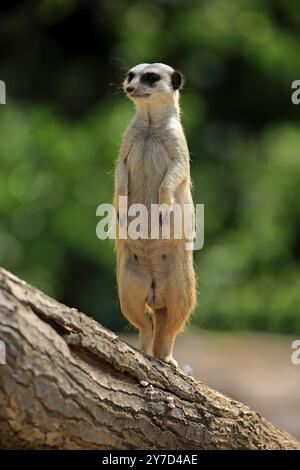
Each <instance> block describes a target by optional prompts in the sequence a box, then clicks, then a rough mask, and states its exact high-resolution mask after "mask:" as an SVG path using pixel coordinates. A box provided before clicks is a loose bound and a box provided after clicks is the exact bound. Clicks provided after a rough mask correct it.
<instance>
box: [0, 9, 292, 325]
mask: <svg viewBox="0 0 300 470" xmlns="http://www.w3.org/2000/svg"><path fill="white" fill-rule="evenodd" d="M0 35H1V41H0V74H1V75H0V79H1V80H4V81H5V83H6V87H7V104H6V105H1V106H0V135H1V138H0V264H1V265H2V266H4V267H6V268H7V269H9V270H11V271H13V272H14V273H16V274H17V275H19V276H21V277H22V278H24V279H25V280H26V281H28V282H30V283H32V284H34V285H35V286H37V287H38V288H40V289H42V290H44V291H45V292H47V293H48V294H49V295H51V296H54V297H56V298H57V299H59V300H60V301H62V302H64V303H66V304H68V305H70V306H73V307H77V308H79V309H81V310H83V311H84V312H87V313H89V314H90V315H92V316H93V317H94V318H96V319H97V320H98V321H100V322H101V323H102V324H103V325H105V326H107V327H109V328H111V329H113V330H121V329H123V328H124V327H126V321H125V320H124V319H123V318H122V316H121V314H120V310H119V305H118V299H117V292H116V283H115V272H114V269H115V268H114V266H115V262H114V252H113V244H112V242H109V241H100V240H98V239H97V237H96V232H95V229H96V224H97V221H98V220H97V218H96V207H97V206H98V205H99V204H100V203H103V202H110V201H111V200H112V193H113V167H114V160H115V159H116V157H117V153H118V147H119V145H120V140H121V135H122V133H123V131H124V130H125V128H126V126H127V124H128V122H129V120H130V118H131V117H132V116H133V112H134V110H133V106H132V103H130V102H129V100H127V99H126V97H125V96H124V95H123V93H122V90H121V89H120V84H121V82H122V79H123V77H124V76H125V73H126V71H127V69H128V68H130V67H131V66H133V65H136V64H137V63H140V62H165V63H167V64H169V65H172V66H173V67H175V68H177V69H179V70H181V71H182V72H183V74H184V75H185V77H186V86H185V89H184V90H183V92H182V100H181V102H182V109H183V112H182V120H183V124H184V128H185V131H186V135H187V139H188V142H189V147H190V151H191V158H192V162H191V172H192V178H193V181H194V187H195V190H194V201H195V202H196V203H204V204H205V246H204V248H203V250H201V251H199V252H196V253H195V264H196V267H197V274H198V284H199V307H198V309H197V312H196V314H195V315H194V317H193V325H194V326H200V327H202V328H203V327H204V328H212V329H223V330H265V331H274V332H285V333H300V198H299V189H300V155H299V153H300V152H299V150H300V132H299V131H300V122H299V116H300V105H299V106H298V107H297V106H295V105H293V104H292V103H291V83H292V81H294V80H296V79H300V54H299V43H300V5H299V2H297V1H296V0H286V1H282V0H264V1H263V0H252V1H251V2H249V1H243V0H234V1H232V0H228V1H226V0H221V1H215V0H209V1H208V0H207V1H192V0H190V1H187V0H186V1H183V0H182V1H179V0H172V1H171V0H160V1H158V0H156V1H151V2H146V1H143V2H139V1H128V0H122V1H120V0H113V1H108V0H106V1H104V0H103V1H83V0H82V1H81V0H42V1H41V2H32V1H24V2H15V1H2V2H1V20H0Z"/></svg>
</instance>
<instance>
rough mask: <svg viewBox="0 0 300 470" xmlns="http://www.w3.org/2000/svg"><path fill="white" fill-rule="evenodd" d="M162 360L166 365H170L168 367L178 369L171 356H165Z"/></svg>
mask: <svg viewBox="0 0 300 470" xmlns="http://www.w3.org/2000/svg"><path fill="white" fill-rule="evenodd" d="M162 360H163V361H164V362H166V363H167V364H170V366H172V367H175V369H178V362H177V361H175V359H174V357H173V356H171V355H169V356H165V357H163V358H162Z"/></svg>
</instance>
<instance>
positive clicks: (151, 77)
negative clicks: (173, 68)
mask: <svg viewBox="0 0 300 470" xmlns="http://www.w3.org/2000/svg"><path fill="white" fill-rule="evenodd" d="M159 80H160V76H159V75H158V74H157V73H154V72H147V73H144V75H143V76H142V81H143V82H144V83H146V84H150V85H152V83H154V82H158V81H159Z"/></svg>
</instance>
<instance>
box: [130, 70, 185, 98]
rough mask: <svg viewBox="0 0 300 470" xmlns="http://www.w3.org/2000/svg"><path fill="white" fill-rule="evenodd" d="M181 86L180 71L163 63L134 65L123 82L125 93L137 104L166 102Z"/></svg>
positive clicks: (176, 93)
mask: <svg viewBox="0 0 300 470" xmlns="http://www.w3.org/2000/svg"><path fill="white" fill-rule="evenodd" d="M182 86H183V77H182V75H181V73H180V72H178V71H177V70H174V69H173V68H172V67H169V66H168V65H165V64H139V65H136V66H135V67H133V68H131V69H130V70H129V72H128V75H127V77H126V79H125V80H124V83H123V88H124V91H125V93H126V95H127V96H128V97H129V98H130V99H131V100H132V101H133V102H134V103H135V104H137V105H138V104H142V103H143V104H145V103H148V104H155V103H166V102H167V101H168V100H170V99H172V98H173V97H174V95H175V96H177V95H178V90H180V89H181V88H182Z"/></svg>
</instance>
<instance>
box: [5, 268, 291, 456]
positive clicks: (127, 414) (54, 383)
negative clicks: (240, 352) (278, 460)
mask: <svg viewBox="0 0 300 470" xmlns="http://www.w3.org/2000/svg"><path fill="white" fill-rule="evenodd" d="M0 338H1V339H2V340H4V341H5V343H6V346H7V364H5V365H0V447H1V448H31V449H38V448H55V449H78V448H81V449H299V442H297V441H296V440H295V439H294V438H292V437H291V436H290V435H289V434H287V433H286V432H284V431H282V430H280V429H278V428H277V427H275V426H273V425H272V424H270V423H269V422H268V421H266V420H265V419H264V418H262V417H260V416H259V414H258V413H256V412H254V411H252V410H250V409H249V408H248V407H247V406H245V405H243V404H241V403H238V402H237V401H235V400H232V399H231V398H228V397H226V396H225V395H222V394H221V393H218V392H216V391H213V390H211V389H210V388H208V387H207V386H206V385H204V384H203V383H201V382H199V381H197V380H195V379H194V378H193V377H190V376H187V375H185V374H184V373H182V372H181V371H176V370H173V369H172V368H171V367H170V366H168V365H165V364H164V363H162V362H160V361H158V360H155V359H152V358H150V357H148V356H145V355H144V354H142V353H140V352H139V351H137V350H136V349H134V348H132V347H130V346H129V345H127V344H126V343H124V342H123V341H121V340H120V339H119V338H118V337H117V336H116V335H115V334H113V333H112V332H110V331H108V330H106V329H105V328H103V327H102V326H100V325H99V324H98V323H96V322H95V321H94V320H92V319H91V318H89V317H87V316H86V315H84V314H82V313H80V312H78V311H77V310H76V309H72V308H68V307H66V306H65V305H62V304H60V303H58V302H56V301H55V300H53V299H51V298H49V297H47V296H46V295H44V294H43V293H42V292H40V291H38V290H36V289H34V288H33V287H31V286H29V285H28V284H26V283H25V282H23V281H21V280H20V279H18V278H17V277H15V276H13V275H12V274H10V273H9V272H7V271H5V270H2V269H0ZM140 381H146V382H148V383H149V384H152V386H153V391H154V393H149V392H150V391H151V387H150V390H149V387H145V386H143V385H141V384H140ZM169 396H172V397H173V399H174V405H175V407H174V408H172V407H170V406H169V403H170V402H169V401H168V399H167V397H169Z"/></svg>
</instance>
